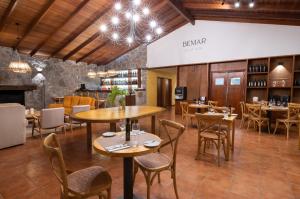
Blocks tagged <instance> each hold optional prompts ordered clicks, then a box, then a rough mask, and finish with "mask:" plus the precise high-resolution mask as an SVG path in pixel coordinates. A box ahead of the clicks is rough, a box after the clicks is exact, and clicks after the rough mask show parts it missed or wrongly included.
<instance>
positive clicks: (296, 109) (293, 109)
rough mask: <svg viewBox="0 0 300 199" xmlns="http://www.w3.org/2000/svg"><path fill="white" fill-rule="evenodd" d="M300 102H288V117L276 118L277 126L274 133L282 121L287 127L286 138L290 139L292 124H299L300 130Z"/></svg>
mask: <svg viewBox="0 0 300 199" xmlns="http://www.w3.org/2000/svg"><path fill="white" fill-rule="evenodd" d="M299 114H300V104H297V103H289V104H288V114H287V117H286V118H284V119H276V126H275V129H274V132H273V134H275V133H276V131H277V128H278V126H279V124H280V123H283V124H284V125H285V127H286V138H287V139H289V134H290V128H291V126H292V124H296V125H298V128H299V132H300V118H299Z"/></svg>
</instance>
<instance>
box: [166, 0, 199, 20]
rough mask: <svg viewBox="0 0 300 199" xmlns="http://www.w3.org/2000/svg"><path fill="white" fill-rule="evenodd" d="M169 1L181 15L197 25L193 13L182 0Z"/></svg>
mask: <svg viewBox="0 0 300 199" xmlns="http://www.w3.org/2000/svg"><path fill="white" fill-rule="evenodd" d="M167 1H168V3H169V4H170V5H171V6H172V7H173V8H174V10H176V11H177V12H178V13H179V14H180V15H181V16H183V17H184V18H185V19H186V20H187V21H188V22H189V23H191V24H193V25H195V19H194V17H193V16H192V15H191V13H190V12H189V11H188V10H186V9H185V8H184V7H183V5H182V3H181V2H180V0H167Z"/></svg>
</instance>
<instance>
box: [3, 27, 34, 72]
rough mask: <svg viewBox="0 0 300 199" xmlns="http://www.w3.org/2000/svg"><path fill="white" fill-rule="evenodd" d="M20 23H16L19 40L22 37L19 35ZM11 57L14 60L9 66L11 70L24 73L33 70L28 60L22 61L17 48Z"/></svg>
mask: <svg viewBox="0 0 300 199" xmlns="http://www.w3.org/2000/svg"><path fill="white" fill-rule="evenodd" d="M19 25H20V24H19V23H16V26H17V41H18V40H19V39H20V37H19ZM14 54H15V56H14ZM14 58H16V59H15V60H14ZM11 59H12V60H11V62H10V64H9V66H8V69H9V70H10V71H12V72H14V73H23V74H24V73H31V71H32V70H31V67H30V66H29V64H28V63H27V62H23V61H21V57H20V55H19V53H18V51H17V49H16V50H14V51H13V52H12V57H11Z"/></svg>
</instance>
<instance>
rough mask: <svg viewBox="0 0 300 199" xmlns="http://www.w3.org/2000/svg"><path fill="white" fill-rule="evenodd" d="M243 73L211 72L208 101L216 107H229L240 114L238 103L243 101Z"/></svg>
mask: <svg viewBox="0 0 300 199" xmlns="http://www.w3.org/2000/svg"><path fill="white" fill-rule="evenodd" d="M245 79H246V78H245V71H227V72H212V73H211V82H210V86H211V89H210V99H211V100H214V101H218V102H219V103H218V106H231V107H234V108H235V113H238V114H239V115H240V114H241V109H240V102H241V101H245Z"/></svg>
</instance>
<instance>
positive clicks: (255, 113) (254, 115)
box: [246, 104, 270, 134]
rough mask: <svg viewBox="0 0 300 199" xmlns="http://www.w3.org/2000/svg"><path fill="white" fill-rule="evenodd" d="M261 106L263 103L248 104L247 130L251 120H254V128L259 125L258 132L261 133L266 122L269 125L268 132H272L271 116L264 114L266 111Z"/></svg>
mask: <svg viewBox="0 0 300 199" xmlns="http://www.w3.org/2000/svg"><path fill="white" fill-rule="evenodd" d="M261 107H262V105H261V104H246V109H247V110H248V114H249V118H248V126H247V131H248V129H249V127H250V122H253V124H254V128H256V125H257V126H258V132H259V134H261V127H262V125H263V124H264V123H266V125H267V126H268V132H269V133H270V126H269V122H270V121H269V118H267V117H266V116H264V114H263V113H264V112H263V111H262V109H261Z"/></svg>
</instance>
